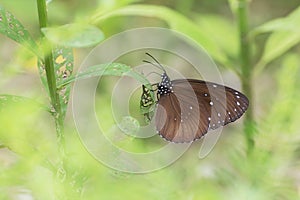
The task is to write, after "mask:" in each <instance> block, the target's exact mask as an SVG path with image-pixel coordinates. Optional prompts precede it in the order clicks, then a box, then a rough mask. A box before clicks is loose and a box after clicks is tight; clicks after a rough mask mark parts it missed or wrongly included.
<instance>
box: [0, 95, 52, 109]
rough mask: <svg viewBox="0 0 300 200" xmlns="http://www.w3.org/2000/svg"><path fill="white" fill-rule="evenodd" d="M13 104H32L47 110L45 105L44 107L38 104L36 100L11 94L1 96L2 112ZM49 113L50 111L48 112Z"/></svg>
mask: <svg viewBox="0 0 300 200" xmlns="http://www.w3.org/2000/svg"><path fill="white" fill-rule="evenodd" d="M11 103H31V104H33V105H36V106H38V107H41V108H44V109H45V110H48V109H46V106H45V105H42V104H41V103H38V102H37V101H35V100H34V99H30V98H27V97H22V96H17V95H10V94H0V111H1V110H2V109H3V108H5V107H6V106H8V105H9V104H11ZM48 111H49V110H48Z"/></svg>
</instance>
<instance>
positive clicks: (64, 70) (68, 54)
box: [53, 47, 74, 118]
mask: <svg viewBox="0 0 300 200" xmlns="http://www.w3.org/2000/svg"><path fill="white" fill-rule="evenodd" d="M53 62H54V69H55V74H56V85H58V84H60V83H61V82H63V81H64V80H65V79H67V78H69V77H70V76H71V75H72V72H73V67H74V57H73V51H72V49H71V48H66V47H60V48H59V47H58V48H55V49H54V51H53ZM70 90H71V86H70V85H65V86H64V87H62V88H59V89H58V94H59V100H60V106H61V110H62V115H63V117H62V118H64V117H65V114H66V112H67V107H68V103H69V98H70Z"/></svg>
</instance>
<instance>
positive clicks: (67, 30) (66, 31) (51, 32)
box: [42, 24, 104, 48]
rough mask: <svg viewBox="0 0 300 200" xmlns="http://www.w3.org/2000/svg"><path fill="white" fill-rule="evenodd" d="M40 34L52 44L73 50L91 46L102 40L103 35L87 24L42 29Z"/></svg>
mask: <svg viewBox="0 0 300 200" xmlns="http://www.w3.org/2000/svg"><path fill="white" fill-rule="evenodd" d="M42 32H43V33H44V34H45V36H46V37H47V38H48V39H49V40H50V41H51V42H53V43H54V44H58V45H61V46H66V47H74V48H80V47H89V46H93V45H96V44H98V43H99V42H101V41H102V40H103V39H104V34H103V32H102V31H101V30H100V29H98V28H97V27H95V26H92V25H87V24H66V25H63V26H59V27H53V28H43V29H42Z"/></svg>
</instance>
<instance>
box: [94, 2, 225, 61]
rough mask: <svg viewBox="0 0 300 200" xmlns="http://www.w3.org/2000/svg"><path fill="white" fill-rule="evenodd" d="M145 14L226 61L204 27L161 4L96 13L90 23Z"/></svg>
mask: <svg viewBox="0 0 300 200" xmlns="http://www.w3.org/2000/svg"><path fill="white" fill-rule="evenodd" d="M131 15H138V16H145V17H156V18H159V19H161V20H164V21H165V22H166V23H167V24H168V25H169V26H170V28H171V29H173V30H175V31H178V32H181V33H183V34H185V35H187V36H189V37H191V38H192V39H194V40H195V41H196V42H197V43H198V44H199V45H200V46H202V47H203V48H204V49H206V50H207V51H208V52H209V53H210V54H211V55H212V57H213V58H214V59H216V60H217V61H219V62H220V63H222V64H227V63H228V58H227V57H226V54H225V53H224V52H222V51H221V50H220V48H219V46H218V43H217V42H215V41H214V40H213V39H212V38H211V37H210V35H209V34H208V33H206V30H205V29H202V28H201V27H198V26H197V25H196V24H195V23H194V22H193V21H192V20H190V19H188V18H186V17H185V16H183V15H181V14H180V13H178V12H176V11H174V10H171V9H169V8H166V7H163V6H153V5H131V6H126V7H122V8H119V9H116V10H114V11H111V12H108V13H106V14H104V15H103V13H98V14H96V15H94V16H93V17H92V19H91V23H92V24H101V23H102V22H103V21H105V20H108V19H110V18H112V17H117V16H131Z"/></svg>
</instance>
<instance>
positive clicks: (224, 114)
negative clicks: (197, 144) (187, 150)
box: [140, 53, 249, 143]
mask: <svg viewBox="0 0 300 200" xmlns="http://www.w3.org/2000/svg"><path fill="white" fill-rule="evenodd" d="M146 55H148V56H150V57H151V58H152V59H153V60H154V61H155V63H152V62H150V61H146V60H144V62H146V63H150V64H152V65H154V66H156V67H158V68H160V69H161V70H162V71H163V73H162V74H161V82H159V83H155V84H152V86H153V87H156V90H152V89H150V87H149V86H145V85H143V93H142V96H141V101H140V107H141V108H143V109H144V112H143V113H144V115H145V117H146V118H147V119H148V121H150V120H151V118H152V116H153V115H154V111H152V110H151V109H150V108H152V107H153V106H155V116H154V118H155V126H156V130H157V132H158V134H159V135H160V136H161V137H163V138H164V139H165V140H167V141H170V142H175V143H184V142H193V141H195V140H197V139H200V138H201V137H203V136H204V135H205V134H206V133H207V132H208V131H209V130H214V129H217V128H219V127H221V126H225V125H226V124H228V123H231V122H234V121H236V120H237V119H239V118H240V117H241V116H242V115H243V114H244V113H245V112H246V110H247V108H248V106H249V100H248V98H247V97H246V96H245V95H244V94H242V93H241V92H239V91H237V90H235V89H232V88H230V87H227V86H224V85H220V84H217V83H213V82H207V81H203V80H197V79H176V80H171V79H170V77H169V76H168V74H167V72H166V70H165V69H164V67H163V66H162V65H161V64H160V63H159V62H158V61H157V60H156V59H155V58H154V57H153V56H152V55H150V54H149V53H146ZM155 91H156V99H154V96H153V95H152V93H151V92H155ZM145 110H150V111H149V112H145Z"/></svg>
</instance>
